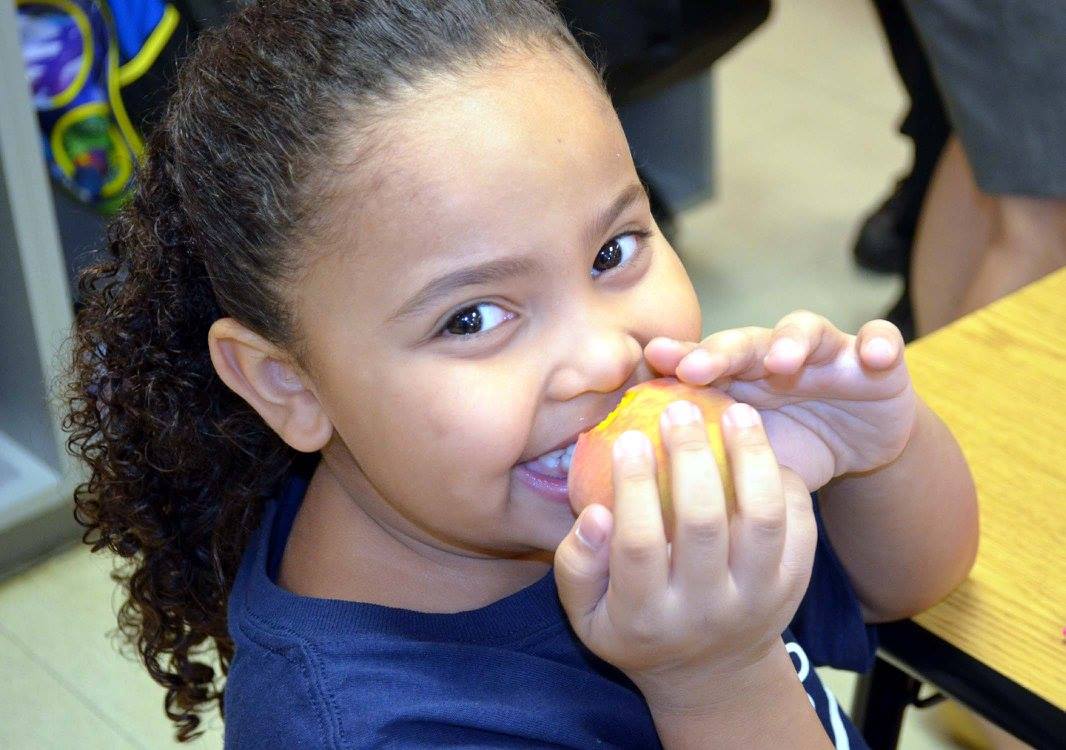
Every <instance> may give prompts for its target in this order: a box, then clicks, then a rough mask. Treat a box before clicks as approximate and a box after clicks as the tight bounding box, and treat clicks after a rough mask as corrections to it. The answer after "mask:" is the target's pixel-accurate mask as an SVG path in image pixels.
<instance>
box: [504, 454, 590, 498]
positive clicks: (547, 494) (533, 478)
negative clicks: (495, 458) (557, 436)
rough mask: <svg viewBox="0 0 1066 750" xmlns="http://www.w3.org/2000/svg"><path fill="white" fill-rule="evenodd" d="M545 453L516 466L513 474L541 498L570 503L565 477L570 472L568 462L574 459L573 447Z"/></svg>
mask: <svg viewBox="0 0 1066 750" xmlns="http://www.w3.org/2000/svg"><path fill="white" fill-rule="evenodd" d="M575 445H576V443H573V444H571V445H568V446H567V447H566V448H562V449H560V450H556V451H551V452H550V453H545V454H544V455H543V456H540V457H538V458H535V459H533V460H532V461H526V462H525V463H524V464H518V466H516V467H515V474H516V476H517V477H518V479H519V480H520V481H521V482H522V483H523V484H524V485H526V486H527V487H529V488H530V489H532V490H533V491H534V492H536V493H537V494H538V495H540V496H541V497H543V498H545V499H547V500H552V501H554V502H558V503H567V504H569V502H570V492H569V490H568V488H567V482H566V479H567V476H568V474H569V472H570V460H571V459H572V458H573V457H574V446H575Z"/></svg>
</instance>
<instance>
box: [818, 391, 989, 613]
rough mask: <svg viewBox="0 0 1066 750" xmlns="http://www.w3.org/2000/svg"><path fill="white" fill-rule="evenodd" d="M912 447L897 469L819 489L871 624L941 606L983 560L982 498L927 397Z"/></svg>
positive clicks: (835, 541)
mask: <svg viewBox="0 0 1066 750" xmlns="http://www.w3.org/2000/svg"><path fill="white" fill-rule="evenodd" d="M917 409H918V412H917V417H916V419H915V423H914V428H913V430H912V431H911V436H910V439H909V441H908V442H907V446H906V448H904V450H903V452H902V453H901V454H900V455H899V457H898V458H896V459H895V460H894V461H892V462H891V463H889V464H887V465H885V466H882V467H881V468H879V469H876V470H874V471H869V472H863V473H856V474H845V475H842V476H840V477H837V478H836V479H834V480H832V481H831V482H829V483H828V484H827V485H825V486H824V487H823V488H822V489H821V490H819V499H820V501H821V502H820V507H821V512H822V518H823V520H824V522H825V527H826V530H827V531H828V533H829V537H830V539H831V541H832V544H833V548H834V549H835V551H836V553H837V555H838V556H839V557H840V560H841V562H842V563H843V565H844V568H845V569H846V570H847V572H848V576H849V577H850V579H851V581H852V584H853V585H854V586H855V590H856V592H857V594H858V596H859V599H860V601H861V602H862V604H863V609H864V611H863V614H864V616H865V619H866V620H867V621H868V622H884V621H889V620H898V619H901V618H904V617H908V616H910V615H913V614H915V613H917V612H920V611H922V610H923V609H926V608H928V607H930V606H932V605H933V604H935V603H936V602H938V601H940V600H941V599H942V598H943V597H944V596H946V595H947V594H948V593H949V592H950V591H951V590H952V589H954V588H955V587H956V586H957V585H958V584H959V583H961V582H962V580H963V579H964V578H965V577H966V574H967V572H968V571H969V570H970V567H971V566H972V565H973V562H974V558H975V556H976V554H977V537H978V534H977V529H978V521H977V493H976V490H975V488H974V484H973V479H972V478H971V476H970V470H969V467H968V466H967V465H966V459H965V458H964V457H963V455H962V451H961V450H960V449H959V446H958V444H957V443H956V442H955V438H954V437H953V436H952V434H951V432H950V430H948V428H947V426H946V425H945V424H944V423H943V422H942V421H941V420H940V418H939V417H938V416H937V415H936V414H935V413H934V412H933V410H932V409H930V408H929V407H928V406H927V405H926V404H925V402H924V401H922V400H921V399H920V398H919V399H918V401H917Z"/></svg>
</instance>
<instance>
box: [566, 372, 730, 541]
mask: <svg viewBox="0 0 1066 750" xmlns="http://www.w3.org/2000/svg"><path fill="white" fill-rule="evenodd" d="M679 400H685V401H691V402H692V403H694V404H696V405H697V406H698V407H699V409H700V411H701V412H702V413H703V420H704V422H705V423H706V426H707V437H708V442H709V443H710V445H711V449H712V452H713V453H714V457H715V459H716V461H717V463H718V471H719V473H720V474H721V476H722V486H723V488H724V490H725V496H726V506H727V508H728V509H729V510H730V511H731V510H732V508H733V506H734V503H735V498H734V495H733V480H732V476H731V475H730V472H729V463H728V461H727V460H726V454H725V446H724V445H723V444H722V431H721V419H722V412H723V411H725V410H726V409H727V408H728V407H729V405H730V404H733V403H735V402H734V401H733V399H732V398H730V397H729V396H727V395H726V394H725V393H723V392H722V391H719V390H717V389H716V388H711V387H709V386H693V385H688V384H687V383H682V382H680V381H679V380H677V379H676V378H658V379H656V380H649V381H647V382H645V383H640V384H638V385H635V386H633V387H632V388H630V389H629V390H628V391H626V393H625V395H624V396H623V397H622V401H621V402H620V403H619V404H618V406H617V407H616V408H615V410H614V411H612V412H611V413H610V414H608V415H607V416H606V417H605V418H604V420H603V421H602V422H600V423H599V424H598V425H596V426H595V427H593V428H592V429H591V430H588V431H587V432H583V433H581V434H580V435H579V436H578V438H577V445H576V446H575V448H574V457H573V460H572V461H571V462H570V474H569V478H568V480H567V482H568V486H569V490H570V505H571V506H572V507H573V509H574V512H575V513H580V512H581V511H582V509H583V508H585V507H586V506H588V505H591V504H592V503H599V504H601V505H604V506H606V507H608V508H610V507H611V506H612V505H613V504H614V481H613V476H612V475H613V472H612V457H611V451H612V447H613V445H614V441H615V439H616V438H617V437H618V436H619V435H621V434H622V433H623V432H626V431H627V430H640V431H641V432H643V433H644V434H645V435H647V436H648V438H650V439H651V444H652V446H653V448H654V449H655V465H656V469H657V473H658V484H659V499H660V501H661V503H662V506H663V520H664V523H665V526H666V530H667V534H671V528H672V524H673V511H672V507H673V505H672V502H671V496H670V457H669V455H668V454H667V452H666V448H665V447H664V446H663V440H662V433H661V431H660V428H659V415H660V414H661V413H662V411H663V409H665V408H666V407H667V406H668V405H669V404H670V403H672V402H674V401H679Z"/></svg>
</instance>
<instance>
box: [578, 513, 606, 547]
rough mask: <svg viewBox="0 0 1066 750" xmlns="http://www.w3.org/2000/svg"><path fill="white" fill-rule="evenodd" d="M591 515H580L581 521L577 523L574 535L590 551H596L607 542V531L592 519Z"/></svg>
mask: <svg viewBox="0 0 1066 750" xmlns="http://www.w3.org/2000/svg"><path fill="white" fill-rule="evenodd" d="M592 515H593V514H592V513H589V512H588V511H585V512H584V513H582V514H581V520H579V521H578V523H577V531H576V532H575V535H576V536H577V538H578V539H579V540H580V541H581V543H582V544H584V545H585V546H586V547H588V548H589V549H590V550H592V551H596V550H598V549H599V548H600V547H602V546H603V543H604V542H605V541H607V530H606V529H604V528H603V526H602V525H600V524H599V523H597V521H596V520H595V519H594V518H592Z"/></svg>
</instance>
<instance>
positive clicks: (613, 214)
mask: <svg viewBox="0 0 1066 750" xmlns="http://www.w3.org/2000/svg"><path fill="white" fill-rule="evenodd" d="M641 199H643V200H647V199H648V193H647V191H646V190H645V188H644V185H642V184H640V183H633V184H631V185H629V186H628V187H627V188H625V189H624V190H623V191H622V192H621V193H619V195H618V197H617V198H615V199H614V200H613V201H611V203H610V205H608V206H607V207H606V208H605V209H604V210H603V211H602V212H601V213H600V214H599V216H597V217H596V219H595V220H594V221H593V222H592V223H591V224H590V225H589V227H588V232H587V235H586V236H587V237H588V244H590V245H591V244H592V243H594V242H597V241H599V239H600V238H602V237H603V235H604V234H606V233H607V232H608V231H609V230H610V228H611V225H612V224H613V223H614V222H615V221H617V219H618V216H619V215H620V214H621V213H622V212H623V211H625V210H626V209H627V208H629V206H630V205H632V204H633V203H636V202H637V201H638V200H641ZM544 271H545V268H544V264H543V262H542V261H541V258H540V257H539V256H537V255H532V254H527V255H516V256H511V257H507V258H497V259H496V260H491V261H488V262H487V263H481V264H478V265H473V266H467V267H466V268H460V269H458V270H456V271H450V272H448V273H446V274H444V275H443V276H439V277H438V278H436V279H434V280H433V281H430V282H429V283H428V284H426V285H425V286H424V287H422V289H420V290H419V291H418V292H416V293H415V294H414V296H412V297H411V298H410V299H409V300H407V302H405V303H404V304H403V305H401V306H400V308H399V309H397V310H396V312H394V313H393V314H392V315H390V316H389V318H388V322H389V323H396V322H399V321H401V320H403V319H404V318H410V317H412V316H414V315H417V314H418V313H420V312H422V311H423V310H425V309H426V308H427V307H429V306H430V305H431V304H433V303H434V302H435V301H436V300H437V299H439V298H440V297H443V296H444V295H446V294H450V293H451V292H453V291H455V290H456V289H462V288H464V287H468V286H478V285H479V284H489V283H492V282H498V281H504V280H506V279H510V278H514V277H516V276H533V275H534V274H537V273H543V272H544Z"/></svg>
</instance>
